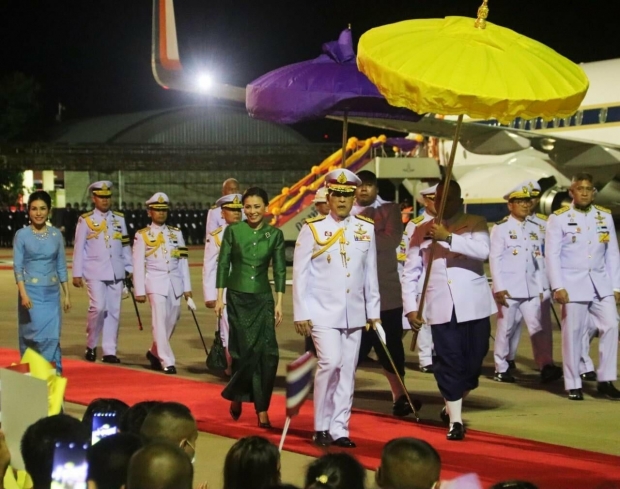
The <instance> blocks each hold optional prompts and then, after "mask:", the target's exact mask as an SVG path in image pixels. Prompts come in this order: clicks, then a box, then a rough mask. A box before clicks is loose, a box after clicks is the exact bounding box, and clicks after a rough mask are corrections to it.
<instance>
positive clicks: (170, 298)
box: [133, 192, 196, 375]
mask: <svg viewBox="0 0 620 489" xmlns="http://www.w3.org/2000/svg"><path fill="white" fill-rule="evenodd" d="M146 206H147V212H148V214H149V217H150V218H151V221H152V222H151V224H150V226H147V227H145V228H143V229H140V230H139V231H138V232H136V236H135V238H134V244H133V262H134V275H133V284H134V288H135V291H136V292H135V294H136V302H142V303H144V302H146V296H147V294H148V296H149V302H150V304H151V315H152V320H153V344H152V346H151V348H150V349H149V350H148V351H147V352H146V358H147V359H148V361H149V362H150V363H151V368H152V369H153V370H163V372H164V373H165V374H169V375H174V374H176V373H177V369H176V367H175V358H174V353H173V352H172V348H171V347H170V338H171V336H172V333H173V332H174V328H175V327H176V324H177V321H178V320H179V318H180V317H181V296H183V297H185V300H186V301H187V305H188V307H190V308H191V309H192V310H194V311H195V310H196V305H195V304H194V300H193V299H192V284H191V282H190V278H189V264H188V263H187V258H188V251H187V247H186V246H185V241H184V240H183V233H182V232H181V230H180V229H178V228H174V227H172V226H167V225H166V219H167V217H168V209H169V208H170V200H169V199H168V196H167V195H166V194H165V193H163V192H157V193H156V194H155V195H153V196H152V197H151V198H150V199H149V200H147V201H146Z"/></svg>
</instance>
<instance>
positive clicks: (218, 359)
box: [207, 320, 228, 371]
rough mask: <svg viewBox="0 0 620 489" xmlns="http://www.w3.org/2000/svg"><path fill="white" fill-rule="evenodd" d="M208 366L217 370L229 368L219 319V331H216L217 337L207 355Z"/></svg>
mask: <svg viewBox="0 0 620 489" xmlns="http://www.w3.org/2000/svg"><path fill="white" fill-rule="evenodd" d="M207 368H208V369H209V370H215V371H221V370H226V369H227V368H228V362H227V361H226V351H225V349H224V344H223V343H222V337H221V336H220V321H219V320H218V322H217V331H216V332H215V338H214V339H213V345H212V346H211V351H210V352H209V354H208V355H207Z"/></svg>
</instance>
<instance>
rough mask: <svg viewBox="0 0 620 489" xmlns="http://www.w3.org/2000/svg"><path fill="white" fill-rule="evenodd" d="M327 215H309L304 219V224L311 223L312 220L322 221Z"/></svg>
mask: <svg viewBox="0 0 620 489" xmlns="http://www.w3.org/2000/svg"><path fill="white" fill-rule="evenodd" d="M326 217H327V216H323V215H318V216H314V217H309V218H308V219H306V224H312V223H313V222H319V221H322V220H323V219H325V218H326Z"/></svg>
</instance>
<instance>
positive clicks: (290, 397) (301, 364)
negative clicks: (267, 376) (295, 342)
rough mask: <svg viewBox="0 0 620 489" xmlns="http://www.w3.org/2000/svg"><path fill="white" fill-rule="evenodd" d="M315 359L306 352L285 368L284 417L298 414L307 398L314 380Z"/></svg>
mask: <svg viewBox="0 0 620 489" xmlns="http://www.w3.org/2000/svg"><path fill="white" fill-rule="evenodd" d="M316 364H317V359H316V357H315V356H314V355H313V354H312V353H311V352H309V351H308V352H306V353H304V354H303V355H302V356H300V357H299V358H298V359H297V360H295V361H294V362H292V363H290V364H289V365H287V366H286V415H287V416H288V417H290V418H292V417H293V416H295V415H296V414H298V413H299V410H300V409H301V406H302V404H303V403H304V401H305V400H306V398H307V397H308V393H309V392H310V386H311V385H312V380H313V379H314V369H315V368H316Z"/></svg>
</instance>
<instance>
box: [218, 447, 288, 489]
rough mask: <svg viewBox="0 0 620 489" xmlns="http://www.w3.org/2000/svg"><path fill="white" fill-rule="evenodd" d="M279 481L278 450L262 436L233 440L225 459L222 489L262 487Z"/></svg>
mask: <svg viewBox="0 0 620 489" xmlns="http://www.w3.org/2000/svg"><path fill="white" fill-rule="evenodd" d="M279 483H280V452H279V451H278V447H276V446H275V445H274V444H273V443H271V442H270V441H269V440H267V439H266V438H263V437H262V436H247V437H245V438H241V439H240V440H239V441H237V443H235V444H234V445H233V446H232V447H231V448H230V450H228V453H227V454H226V460H225V461H224V488H223V489H264V488H266V487H269V486H273V485H276V484H279Z"/></svg>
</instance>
